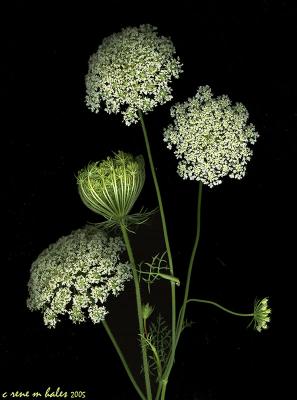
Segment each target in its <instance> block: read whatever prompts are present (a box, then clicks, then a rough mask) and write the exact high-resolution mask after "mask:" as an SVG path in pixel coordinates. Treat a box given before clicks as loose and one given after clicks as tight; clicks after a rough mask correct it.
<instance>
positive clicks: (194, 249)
mask: <svg viewBox="0 0 297 400" xmlns="http://www.w3.org/2000/svg"><path fill="white" fill-rule="evenodd" d="M201 201H202V182H199V190H198V204H197V229H196V237H195V242H194V246H193V250H192V254H191V258H190V263H189V268H188V274H187V281H186V288H185V295H184V301H183V305H182V308H181V314H180V318H179V324H178V327H177V342H178V340H179V337H180V334H181V331H182V328H183V324H184V319H185V313H186V307H187V301H188V297H189V289H190V281H191V275H192V269H193V264H194V259H195V255H196V251H197V247H198V243H199V238H200V230H201ZM177 342H176V345H177Z"/></svg>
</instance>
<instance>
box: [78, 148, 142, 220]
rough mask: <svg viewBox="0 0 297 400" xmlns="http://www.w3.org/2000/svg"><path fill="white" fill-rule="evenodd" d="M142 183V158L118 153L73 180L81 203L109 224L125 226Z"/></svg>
mask: <svg viewBox="0 0 297 400" xmlns="http://www.w3.org/2000/svg"><path fill="white" fill-rule="evenodd" d="M144 181H145V165H144V159H143V157H142V156H137V157H133V156H132V155H131V154H127V153H124V152H122V151H119V152H118V153H117V154H115V155H114V157H108V158H107V159H106V160H104V161H101V162H95V163H90V164H89V165H88V166H87V167H86V168H85V169H83V170H81V171H80V172H79V173H78V178H77V184H78V190H79V194H80V197H81V199H82V201H83V202H84V204H85V205H86V206H87V207H88V208H89V209H91V210H92V211H94V212H95V213H97V214H99V215H102V216H103V217H104V218H106V219H107V220H109V221H111V223H112V224H120V223H125V220H126V218H127V215H128V214H129V212H130V210H131V209H132V207H133V205H134V203H135V201H136V200H137V198H138V196H139V194H140V192H141V189H142V187H143V185H144Z"/></svg>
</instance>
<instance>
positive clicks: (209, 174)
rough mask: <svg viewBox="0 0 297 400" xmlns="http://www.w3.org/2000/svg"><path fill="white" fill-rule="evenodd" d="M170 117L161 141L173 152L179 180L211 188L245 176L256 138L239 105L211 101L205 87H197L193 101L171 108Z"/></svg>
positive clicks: (219, 99) (221, 98) (220, 99)
mask: <svg viewBox="0 0 297 400" xmlns="http://www.w3.org/2000/svg"><path fill="white" fill-rule="evenodd" d="M171 116H172V117H173V119H174V122H173V124H170V125H169V126H168V127H167V128H166V129H165V130H164V141H165V142H167V143H168V144H167V147H168V148H169V149H172V147H174V148H175V151H174V154H175V155H176V158H177V159H178V160H180V161H179V162H178V167H177V172H178V174H179V175H180V176H181V177H182V178H183V179H191V180H197V181H201V182H202V183H204V184H206V185H208V186H209V187H213V186H215V185H218V184H220V183H222V180H221V178H223V177H224V176H227V175H228V176H229V177H230V178H236V179H241V178H242V177H243V176H244V175H245V172H246V164H247V162H248V161H249V160H250V159H251V156H252V154H253V152H252V150H251V149H250V147H249V144H254V143H255V142H256V140H257V138H258V136H259V135H258V133H257V132H256V131H255V128H254V126H253V125H252V124H247V120H248V116H249V115H248V112H247V109H246V108H245V107H244V106H243V105H242V104H241V103H236V104H235V105H232V104H231V101H230V99H229V97H228V96H219V97H217V98H214V97H213V94H212V92H211V89H210V87H209V86H201V87H199V89H198V91H197V94H196V95H195V96H194V97H193V98H190V99H188V101H187V102H185V103H182V104H180V103H177V104H176V105H175V106H173V107H172V108H171Z"/></svg>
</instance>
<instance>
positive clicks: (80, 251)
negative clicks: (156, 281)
mask: <svg viewBox="0 0 297 400" xmlns="http://www.w3.org/2000/svg"><path fill="white" fill-rule="evenodd" d="M124 250H125V245H124V243H123V241H122V239H121V238H120V237H108V236H107V234H106V233H105V232H104V231H102V230H99V229H98V228H96V227H94V226H86V227H85V228H83V229H78V230H75V231H73V232H72V233H71V234H70V235H68V236H63V237H61V238H60V239H59V240H58V241H57V242H56V243H54V244H52V245H50V246H49V247H48V248H47V249H46V250H44V251H43V252H42V253H41V254H40V255H39V256H38V257H37V259H36V260H35V261H34V262H33V264H32V267H31V277H30V280H29V283H28V287H29V298H28V300H27V305H28V308H29V309H30V310H32V311H33V310H41V311H42V312H43V318H44V323H45V325H47V326H48V327H50V328H52V327H55V326H56V323H57V322H58V321H59V316H60V315H69V318H70V319H71V320H72V321H73V322H75V323H78V322H82V321H84V320H85V318H86V317H87V316H88V317H89V318H90V319H91V320H92V321H93V322H94V323H98V322H100V321H102V320H104V318H105V315H106V314H107V310H106V308H105V306H104V305H103V303H105V302H106V300H107V298H108V296H109V295H110V293H112V294H113V295H115V296H117V295H118V294H119V293H120V292H121V291H123V290H124V283H125V282H126V281H128V280H130V279H131V278H132V274H131V271H130V264H129V263H127V262H126V263H122V262H121V261H120V254H121V253H123V251H124Z"/></svg>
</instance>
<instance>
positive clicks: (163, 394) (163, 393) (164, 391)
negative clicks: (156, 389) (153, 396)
mask: <svg viewBox="0 0 297 400" xmlns="http://www.w3.org/2000/svg"><path fill="white" fill-rule="evenodd" d="M167 382H168V381H167V380H165V379H164V380H163V381H162V393H161V400H165V393H166V387H167Z"/></svg>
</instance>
